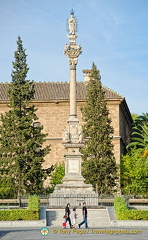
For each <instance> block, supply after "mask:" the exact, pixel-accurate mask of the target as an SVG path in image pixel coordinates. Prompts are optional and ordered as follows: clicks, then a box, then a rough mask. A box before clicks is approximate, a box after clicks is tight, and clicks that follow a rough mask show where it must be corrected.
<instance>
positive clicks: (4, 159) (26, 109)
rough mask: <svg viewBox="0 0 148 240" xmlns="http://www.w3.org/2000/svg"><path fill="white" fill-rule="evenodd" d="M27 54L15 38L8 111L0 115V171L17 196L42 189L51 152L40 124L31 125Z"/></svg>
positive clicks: (33, 118)
mask: <svg viewBox="0 0 148 240" xmlns="http://www.w3.org/2000/svg"><path fill="white" fill-rule="evenodd" d="M26 57H27V55H26V54H25V49H24V48H23V43H22V40H21V38H20V37H18V40H17V51H15V54H14V58H15V60H14V62H13V63H12V64H13V70H12V74H11V76H12V82H11V83H10V85H9V89H8V97H9V100H10V104H9V105H8V106H9V108H10V110H9V111H8V112H6V113H5V114H4V115H1V123H2V124H1V126H0V136H1V137H0V154H1V159H0V174H1V178H3V179H4V178H5V179H8V178H11V188H12V185H13V187H14V190H15V193H16V195H20V194H23V193H28V194H34V193H40V192H41V191H42V188H43V181H44V179H45V178H46V173H45V171H44V169H42V164H43V162H44V156H45V155H46V154H47V153H48V152H49V151H50V146H47V147H45V148H43V147H42V144H43V143H44V141H45V136H46V134H44V133H42V129H43V126H37V127H34V122H36V121H37V119H38V117H37V115H36V110H37V109H35V107H34V105H33V104H31V101H32V100H33V99H34V94H35V90H34V83H33V81H30V80H26V77H27V73H28V70H29V68H28V66H27V62H26ZM7 182H10V180H9V181H7Z"/></svg>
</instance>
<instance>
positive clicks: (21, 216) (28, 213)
mask: <svg viewBox="0 0 148 240" xmlns="http://www.w3.org/2000/svg"><path fill="white" fill-rule="evenodd" d="M38 219H39V213H38V211H33V210H28V209H7V210H0V221H17V220H38Z"/></svg>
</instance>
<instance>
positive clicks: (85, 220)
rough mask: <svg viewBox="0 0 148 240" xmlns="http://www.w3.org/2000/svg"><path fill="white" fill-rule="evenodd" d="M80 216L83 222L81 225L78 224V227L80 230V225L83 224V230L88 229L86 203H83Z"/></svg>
mask: <svg viewBox="0 0 148 240" xmlns="http://www.w3.org/2000/svg"><path fill="white" fill-rule="evenodd" d="M82 214H83V221H82V222H81V223H79V224H78V226H79V228H80V227H81V225H82V224H84V223H85V228H88V224H87V208H86V202H84V203H83V208H82Z"/></svg>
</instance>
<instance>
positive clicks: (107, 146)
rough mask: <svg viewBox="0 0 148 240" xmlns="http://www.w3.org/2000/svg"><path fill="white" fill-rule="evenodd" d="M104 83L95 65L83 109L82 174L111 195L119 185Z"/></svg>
mask: <svg viewBox="0 0 148 240" xmlns="http://www.w3.org/2000/svg"><path fill="white" fill-rule="evenodd" d="M104 94H105V93H104V91H103V89H102V84H101V80H100V72H99V70H97V68H96V66H95V64H94V63H93V65H92V69H91V73H90V80H89V82H88V84H87V86H86V104H85V106H84V107H82V109H81V110H82V116H83V120H84V122H85V124H84V125H83V126H82V128H83V133H84V138H86V141H85V145H84V147H83V148H82V149H81V152H82V154H83V163H82V174H83V176H84V177H85V178H86V180H87V183H91V184H92V185H93V186H94V189H95V191H96V192H98V193H99V194H104V193H107V194H108V193H111V192H112V190H113V189H115V186H116V179H117V166H116V161H115V158H114V154H113V144H112V140H111V137H112V134H113V128H112V127H111V120H110V118H109V111H108V109H107V107H106V100H105V96H104Z"/></svg>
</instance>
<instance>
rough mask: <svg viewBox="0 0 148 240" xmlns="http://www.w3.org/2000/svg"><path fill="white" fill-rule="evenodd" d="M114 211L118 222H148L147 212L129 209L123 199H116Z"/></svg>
mask: <svg viewBox="0 0 148 240" xmlns="http://www.w3.org/2000/svg"><path fill="white" fill-rule="evenodd" d="M114 209H115V213H116V217H117V219H118V220H148V211H147V210H133V209H129V208H128V207H127V206H126V203H125V201H124V199H123V198H121V197H116V198H115V199H114Z"/></svg>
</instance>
